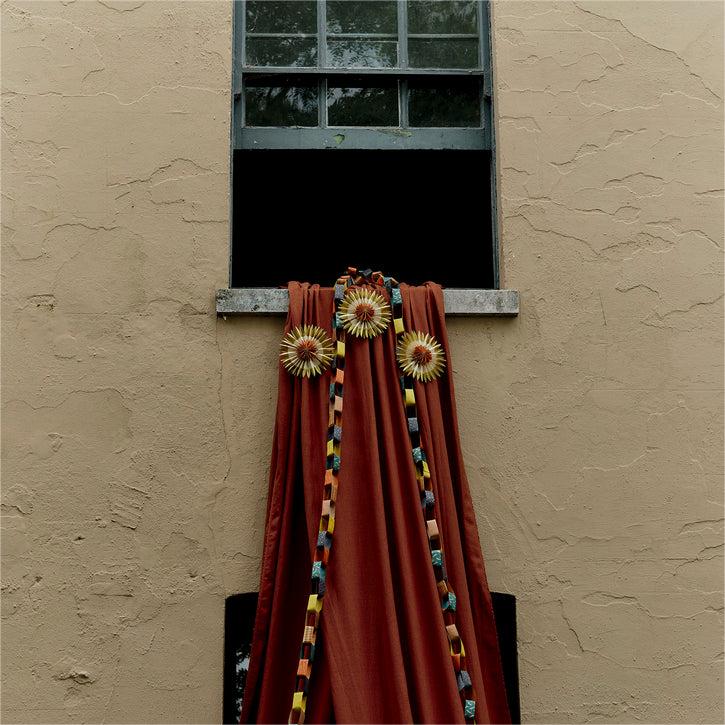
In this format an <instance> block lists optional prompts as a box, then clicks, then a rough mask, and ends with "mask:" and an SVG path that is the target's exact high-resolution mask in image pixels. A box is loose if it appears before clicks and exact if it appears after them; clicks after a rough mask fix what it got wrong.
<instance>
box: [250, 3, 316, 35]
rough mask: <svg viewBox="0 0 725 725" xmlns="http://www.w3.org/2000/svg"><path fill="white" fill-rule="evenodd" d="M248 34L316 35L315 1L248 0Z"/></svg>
mask: <svg viewBox="0 0 725 725" xmlns="http://www.w3.org/2000/svg"><path fill="white" fill-rule="evenodd" d="M247 32H248V33H316V32H317V3H316V2H314V0H281V1H278V0H248V2H247Z"/></svg>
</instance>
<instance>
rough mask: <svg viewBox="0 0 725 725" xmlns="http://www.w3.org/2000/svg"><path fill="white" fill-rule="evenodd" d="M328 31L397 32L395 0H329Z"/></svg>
mask: <svg viewBox="0 0 725 725" xmlns="http://www.w3.org/2000/svg"><path fill="white" fill-rule="evenodd" d="M327 32H328V33H390V34H391V35H397V33H398V9H397V7H396V3H395V0H385V1H384V2H379V1H378V0H363V1H362V2H359V1H358V0H329V2H328V3H327Z"/></svg>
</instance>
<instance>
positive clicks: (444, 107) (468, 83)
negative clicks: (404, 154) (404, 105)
mask: <svg viewBox="0 0 725 725" xmlns="http://www.w3.org/2000/svg"><path fill="white" fill-rule="evenodd" d="M408 98H409V102H408V117H409V121H410V125H411V126H413V127H418V128H426V127H427V128H430V127H436V128H440V127H451V126H457V127H467V128H478V127H480V126H481V81H480V79H478V78H464V79H461V80H460V81H459V80H453V79H447V80H444V81H440V80H433V81H426V80H415V81H413V80H411V81H410V84H409V96H408Z"/></svg>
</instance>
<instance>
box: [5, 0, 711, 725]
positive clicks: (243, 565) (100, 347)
mask: <svg viewBox="0 0 725 725" xmlns="http://www.w3.org/2000/svg"><path fill="white" fill-rule="evenodd" d="M722 23H723V7H722V5H721V4H720V3H715V2H713V3H706V2H689V3H678V2H672V3H660V2H617V3H615V2H577V3H570V2H554V3H550V2H530V3H518V2H497V3H496V4H495V8H494V24H493V27H494V34H495V41H494V53H495V69H496V85H497V89H496V90H497V94H496V117H497V130H498V140H499V152H500V156H499V175H500V187H499V188H500V219H501V232H502V233H501V237H502V247H503V267H504V274H505V285H506V286H508V287H511V288H516V289H519V290H520V291H521V293H522V310H521V315H520V316H519V317H518V318H517V319H514V320H490V319H489V320H480V319H479V320H452V321H451V323H450V335H451V341H452V346H453V363H454V368H455V372H456V381H457V386H458V387H457V392H458V399H459V405H460V416H461V425H462V430H463V438H464V441H463V442H464V450H465V454H466V457H467V461H468V467H469V475H470V478H471V485H472V489H473V496H474V500H475V502H476V507H477V515H478V521H479V526H480V532H481V539H482V542H483V546H484V551H485V553H486V555H487V561H488V568H489V574H490V579H491V583H492V586H493V587H494V588H496V589H498V590H504V591H510V592H513V593H514V594H516V595H517V596H518V597H519V607H520V610H519V627H520V666H521V685H522V687H521V692H522V705H523V710H524V717H525V720H526V721H528V722H573V723H581V722H635V721H638V722H722V718H723V703H722V685H723V682H722V674H723V644H722V642H723V638H722V584H723V558H722V557H723V512H722V504H723V490H722V481H723V468H722V466H723V455H722V453H723V451H722V432H723V421H722V406H723V398H722V394H723V368H722V326H723V314H722V313H723V303H722V297H723V279H722V263H723V260H722V247H723V221H722V215H723V200H722V199H723V186H724V184H723V170H722V133H723V128H722V115H723V109H722V97H723V76H722V67H723V60H722V44H723V37H722ZM2 32H3V37H2V40H3V45H2V87H3V148H2V175H3V177H2V181H3V206H2V223H3V230H2V236H3V256H2V272H3V307H2V313H3V319H2V323H3V350H2V352H3V360H2V362H3V380H2V383H3V387H2V404H3V408H2V423H3V451H2V455H3V461H2V463H3V467H2V527H3V533H2V536H3V538H2V557H3V559H2V561H3V566H2V587H3V590H2V594H3V596H2V617H3V619H2V665H3V666H2V716H3V720H4V721H5V722H81V721H106V722H220V719H221V688H222V676H221V667H222V643H223V619H222V617H223V604H224V597H225V595H228V594H231V593H234V592H238V591H245V590H249V589H253V588H254V587H255V586H256V584H257V580H258V572H259V569H258V567H259V557H260V553H261V545H262V530H261V527H262V524H263V516H264V507H265V497H266V471H267V459H268V455H269V449H270V443H271V435H272V425H273V413H272V411H273V406H274V399H275V395H276V391H275V377H276V371H275V365H274V359H275V355H276V348H277V344H278V339H279V333H280V331H281V325H282V323H281V321H280V320H263V319H248V320H227V321H223V320H217V319H216V317H215V315H214V303H213V295H214V289H215V288H216V287H221V286H225V285H226V282H227V235H228V125H229V93H230V84H229V78H230V57H231V54H230V35H231V12H230V6H229V4H228V3H226V2H202V3H195V2H183V3H181V2H142V1H141V0H128V1H126V2H119V1H118V0H100V1H99V2H83V1H82V0H76V1H74V0H63V1H62V2H18V1H15V0H7V1H6V2H4V3H3V6H2Z"/></svg>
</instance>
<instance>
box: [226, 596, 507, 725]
mask: <svg viewBox="0 0 725 725" xmlns="http://www.w3.org/2000/svg"><path fill="white" fill-rule="evenodd" d="M491 598H492V599H493V611H494V616H495V619H496V631H497V633H498V640H499V647H500V648H501V661H502V665H503V675H504V681H505V683H506V694H507V696H508V701H509V710H510V711H511V722H512V723H520V722H521V704H520V698H519V663H518V646H517V641H516V597H514V596H513V594H499V593H498V592H491ZM256 609H257V593H256V592H251V593H249V594H235V595H234V596H231V597H228V598H227V600H226V605H225V610H224V704H223V715H224V722H225V723H236V722H239V713H240V711H241V703H242V697H243V695H244V685H245V681H246V676H247V669H248V667H249V653H250V649H251V643H252V630H253V628H254V615H255V612H256Z"/></svg>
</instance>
